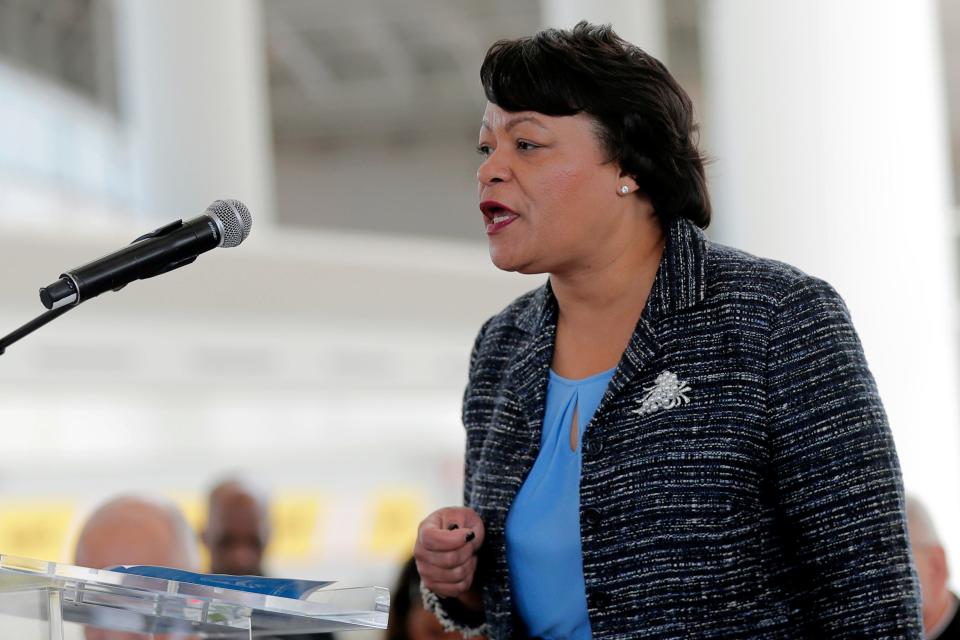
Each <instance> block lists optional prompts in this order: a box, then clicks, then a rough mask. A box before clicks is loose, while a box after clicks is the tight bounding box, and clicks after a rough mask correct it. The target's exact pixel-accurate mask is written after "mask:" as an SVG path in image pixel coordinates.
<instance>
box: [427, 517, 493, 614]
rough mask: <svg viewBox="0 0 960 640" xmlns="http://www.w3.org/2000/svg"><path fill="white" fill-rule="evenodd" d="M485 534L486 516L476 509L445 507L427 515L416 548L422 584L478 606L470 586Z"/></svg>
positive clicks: (446, 595) (449, 596)
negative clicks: (484, 518)
mask: <svg viewBox="0 0 960 640" xmlns="http://www.w3.org/2000/svg"><path fill="white" fill-rule="evenodd" d="M483 537H484V528H483V520H481V519H480V516H479V515H477V512H476V511H474V510H473V509H468V508H466V507H445V508H443V509H439V510H437V511H434V512H433V513H431V514H430V515H429V516H427V517H426V518H425V519H424V520H423V522H421V523H420V528H419V529H418V530H417V544H416V546H414V548H413V556H414V557H415V558H416V560H417V571H419V572H420V581H421V583H422V584H423V586H425V587H426V588H427V589H430V590H431V591H433V592H434V593H436V594H437V595H438V596H442V597H444V598H460V600H461V601H463V603H464V604H465V605H467V606H469V607H471V608H475V609H477V608H479V607H480V603H479V598H478V597H477V594H476V592H475V591H471V587H472V586H473V576H474V573H475V572H476V569H477V551H478V550H479V549H480V546H481V545H482V544H483Z"/></svg>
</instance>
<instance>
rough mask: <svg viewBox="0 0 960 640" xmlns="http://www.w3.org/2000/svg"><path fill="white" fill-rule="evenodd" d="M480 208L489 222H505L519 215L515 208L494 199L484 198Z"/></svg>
mask: <svg viewBox="0 0 960 640" xmlns="http://www.w3.org/2000/svg"><path fill="white" fill-rule="evenodd" d="M480 210H481V211H482V212H483V216H484V217H485V218H486V219H487V222H492V223H493V224H498V223H501V222H505V221H507V220H509V219H511V218H516V217H517V214H516V212H515V211H514V210H513V209H511V208H510V207H508V206H507V205H505V204H501V203H499V202H496V201H494V200H484V201H483V202H481V203H480Z"/></svg>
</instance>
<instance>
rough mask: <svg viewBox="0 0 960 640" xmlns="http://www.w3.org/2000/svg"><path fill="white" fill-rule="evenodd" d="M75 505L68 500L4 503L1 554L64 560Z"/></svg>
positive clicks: (0, 517)
mask: <svg viewBox="0 0 960 640" xmlns="http://www.w3.org/2000/svg"><path fill="white" fill-rule="evenodd" d="M73 514H74V506H73V504H72V503H70V502H66V501H42V502H31V503H22V502H15V503H7V504H0V553H5V554H9V555H14V556H26V557H28V558H37V559H39V560H60V561H64V560H67V559H68V558H64V557H63V556H64V554H66V555H72V554H71V553H70V550H67V549H66V542H67V535H68V534H69V533H70V525H71V524H72V522H73Z"/></svg>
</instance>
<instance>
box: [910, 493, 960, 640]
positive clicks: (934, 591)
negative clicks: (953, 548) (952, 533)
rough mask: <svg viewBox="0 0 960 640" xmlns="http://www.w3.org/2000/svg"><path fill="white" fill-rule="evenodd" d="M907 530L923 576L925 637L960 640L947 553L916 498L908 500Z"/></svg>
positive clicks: (915, 559) (921, 593)
mask: <svg viewBox="0 0 960 640" xmlns="http://www.w3.org/2000/svg"><path fill="white" fill-rule="evenodd" d="M907 528H908V529H909V530H910V546H911V547H912V550H913V559H914V563H916V565H917V575H918V576H919V577H920V597H921V600H922V602H923V632H924V637H925V638H927V640H955V639H960V616H958V615H957V596H956V595H954V594H953V593H952V592H951V591H950V590H949V589H948V588H947V579H948V578H949V577H950V573H949V570H948V568H947V554H946V552H945V551H944V548H943V545H942V544H941V543H940V538H939V536H938V535H937V530H936V529H935V528H934V526H933V520H932V519H931V518H930V514H929V513H928V512H927V509H926V507H924V506H923V503H921V502H920V501H919V500H917V499H916V498H914V497H912V496H909V497H907Z"/></svg>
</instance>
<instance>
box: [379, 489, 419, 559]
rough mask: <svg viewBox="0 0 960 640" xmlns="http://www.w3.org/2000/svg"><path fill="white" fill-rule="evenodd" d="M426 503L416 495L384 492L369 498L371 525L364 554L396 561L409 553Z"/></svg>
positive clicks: (401, 492) (414, 493)
mask: <svg viewBox="0 0 960 640" xmlns="http://www.w3.org/2000/svg"><path fill="white" fill-rule="evenodd" d="M425 504H426V501H425V500H424V499H423V495H422V494H421V493H420V492H417V491H413V490H410V491H388V492H384V493H381V494H379V495H374V496H373V506H372V511H373V513H372V515H373V522H372V526H371V528H370V535H369V538H368V543H367V551H369V552H370V553H372V554H375V555H378V556H389V557H390V558H398V557H402V556H406V555H407V554H409V553H410V552H411V551H412V550H413V543H414V542H416V539H417V525H418V524H420V521H421V520H422V519H423V517H424V516H425V515H426V514H425V509H426V507H425Z"/></svg>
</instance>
